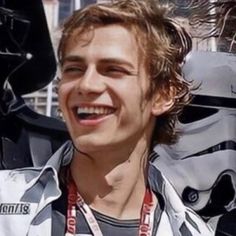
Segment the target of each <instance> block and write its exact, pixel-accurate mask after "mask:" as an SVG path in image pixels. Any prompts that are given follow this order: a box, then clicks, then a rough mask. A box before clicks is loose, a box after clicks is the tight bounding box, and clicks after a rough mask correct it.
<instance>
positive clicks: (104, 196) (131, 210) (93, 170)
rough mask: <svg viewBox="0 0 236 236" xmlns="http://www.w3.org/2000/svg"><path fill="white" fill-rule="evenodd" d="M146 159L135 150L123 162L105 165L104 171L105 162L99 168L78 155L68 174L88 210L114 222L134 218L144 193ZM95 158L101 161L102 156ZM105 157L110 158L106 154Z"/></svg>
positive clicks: (139, 151) (89, 159)
mask: <svg viewBox="0 0 236 236" xmlns="http://www.w3.org/2000/svg"><path fill="white" fill-rule="evenodd" d="M143 146H144V147H145V145H143ZM116 154H117V153H116ZM123 154H124V153H123ZM111 155H112V153H111ZM147 157H148V151H147V150H146V149H145V148H143V149H142V147H138V148H135V149H134V151H133V152H132V153H130V154H129V156H127V158H123V160H124V161H122V162H119V163H117V162H115V163H116V164H115V165H113V167H112V168H111V164H108V165H107V166H108V167H107V168H106V166H104V165H105V164H104V163H105V162H104V163H103V165H101V163H100V162H97V161H94V158H92V157H87V156H85V155H83V154H81V153H80V154H78V155H76V156H74V158H73V160H72V163H71V173H72V177H73V179H74V181H75V183H76V186H77V188H78V191H79V193H80V194H81V196H82V197H83V198H84V200H85V202H86V203H87V204H88V205H89V206H90V207H91V208H93V209H95V210H97V211H99V212H101V213H103V214H106V215H108V216H111V217H114V218H117V219H137V218H139V217H140V210H141V207H142V203H143V198H144V194H145V190H146V171H147V170H146V161H147ZM97 158H99V159H100V161H101V162H102V159H103V157H102V156H100V157H96V159H95V160H97ZM105 158H106V159H107V160H108V159H109V158H112V157H111V156H109V154H108V153H106V156H105ZM107 162H108V161H107ZM98 163H99V164H98Z"/></svg>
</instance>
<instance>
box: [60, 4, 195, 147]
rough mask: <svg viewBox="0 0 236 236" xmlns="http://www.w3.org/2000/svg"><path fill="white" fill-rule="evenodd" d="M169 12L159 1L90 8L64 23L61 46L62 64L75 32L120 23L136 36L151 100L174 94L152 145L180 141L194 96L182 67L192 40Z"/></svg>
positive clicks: (77, 13) (95, 5)
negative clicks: (180, 122)
mask: <svg viewBox="0 0 236 236" xmlns="http://www.w3.org/2000/svg"><path fill="white" fill-rule="evenodd" d="M169 12H170V8H169V7H168V6H164V5H161V4H160V3H158V2H156V1H155V0H145V1H144V0H115V1H112V2H111V3H104V4H94V5H89V6H87V7H86V8H83V9H80V10H77V11H75V12H74V14H73V15H72V16H71V17H70V18H69V19H68V20H67V21H66V22H65V23H64V26H63V29H62V37H61V40H60V42H59V47H58V59H59V63H62V62H63V58H64V53H65V47H66V45H67V43H68V40H69V39H70V37H72V34H73V33H74V31H75V30H76V33H77V35H78V36H79V35H81V34H82V33H84V32H85V31H88V30H91V29H94V28H97V27H101V26H107V25H111V24H119V25H122V26H124V27H126V28H127V29H129V30H130V31H131V32H132V33H134V35H135V37H136V40H137V43H138V46H139V50H140V53H139V54H140V56H142V57H143V58H144V61H145V66H146V70H147V72H148V74H149V76H150V80H151V86H150V90H149V92H148V94H147V96H148V97H149V98H151V96H152V95H153V94H154V93H156V92H158V93H159V94H160V95H161V96H162V97H164V98H165V99H168V98H171V97H172V96H173V95H174V105H173V106H172V108H171V109H170V110H169V111H168V112H166V113H164V114H162V115H160V116H159V117H157V118H156V125H155V129H154V131H153V137H152V146H153V145H155V144H157V143H163V144H172V143H174V142H175V141H176V139H177V137H178V132H177V131H176V130H175V123H176V121H177V117H178V115H179V114H180V112H181V111H182V108H183V106H184V105H186V104H187V103H189V101H190V97H191V96H190V91H191V83H190V82H188V81H186V80H185V79H184V77H183V72H182V66H183V63H184V59H185V56H186V55H187V53H188V52H189V51H190V50H191V48H192V40H191V37H190V35H189V34H188V33H187V32H186V30H185V29H184V28H183V27H182V26H181V25H180V24H178V23H177V22H176V21H175V20H174V18H173V17H170V16H169V15H168V13H169Z"/></svg>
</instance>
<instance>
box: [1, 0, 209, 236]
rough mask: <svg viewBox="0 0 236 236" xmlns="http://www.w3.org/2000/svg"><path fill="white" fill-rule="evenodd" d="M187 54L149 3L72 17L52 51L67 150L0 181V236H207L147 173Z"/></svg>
mask: <svg viewBox="0 0 236 236" xmlns="http://www.w3.org/2000/svg"><path fill="white" fill-rule="evenodd" d="M190 48H191V40H190V37H189V36H188V34H187V33H186V32H185V30H184V29H183V28H181V27H180V26H179V25H178V24H176V23H175V22H174V21H173V20H172V19H170V18H168V16H167V15H166V13H165V9H164V8H162V7H160V6H157V5H156V4H155V2H152V1H143V0H142V1H141V0H140V1H139V0H120V1H116V2H114V3H112V4H104V5H91V6H89V7H87V8H85V9H82V10H79V11H77V12H75V13H74V14H73V16H72V17H71V18H70V19H69V20H68V21H67V22H66V23H65V26H64V29H63V32H62V38H61V41H60V44H59V49H58V58H59V62H60V65H61V81H60V84H59V103H60V107H61V110H62V112H63V116H64V119H65V121H66V124H67V127H68V130H69V132H70V135H71V139H72V142H68V143H66V144H65V145H64V146H63V147H62V148H61V149H59V150H58V152H56V153H55V155H53V156H52V157H51V159H50V160H49V161H48V163H47V164H46V165H45V167H44V168H43V169H40V170H39V169H24V170H15V171H10V172H9V171H8V172H4V173H2V175H3V176H2V178H1V181H2V183H0V186H1V188H2V190H1V195H2V198H1V199H2V201H1V202H2V203H1V206H0V208H1V209H0V211H1V212H2V215H0V225H1V232H2V233H1V234H2V235H11V236H12V235H17V236H20V235H34V236H35V235H43V236H46V235H53V236H60V235H96V236H99V235H107V236H110V235H114V236H115V235H122V236H131V235H150V236H151V235H159V236H171V235H184V236H190V235H204V236H208V235H213V233H212V231H211V229H210V228H209V227H208V226H207V225H206V224H205V223H204V222H203V221H202V220H201V219H200V217H198V216H197V215H196V214H195V213H194V212H192V211H191V210H190V209H187V208H186V207H184V206H183V204H182V203H181V201H180V199H179V198H178V196H177V194H176V192H175V191H174V189H173V188H172V186H171V185H170V183H168V181H167V180H166V179H165V178H164V177H163V176H162V175H161V173H160V172H159V171H158V170H157V169H156V168H155V167H154V166H152V164H151V163H149V159H150V158H151V150H152V147H153V145H154V144H155V143H171V142H173V141H174V140H175V138H176V133H175V131H174V123H175V120H176V117H177V114H178V113H179V111H180V110H181V108H182V106H183V104H185V103H187V101H188V100H189V90H190V89H189V84H188V83H187V82H186V81H184V79H183V78H182V71H181V65H182V63H183V60H184V57H185V55H186V54H187V53H188V51H189V50H190ZM58 172H59V174H58ZM59 185H60V187H59ZM7 187H8V188H7ZM16 190H17V191H16ZM13 193H14V194H13ZM9 196H10V197H9ZM3 214H4V216H3ZM22 215H24V217H22ZM8 222H11V224H10V225H9V223H8Z"/></svg>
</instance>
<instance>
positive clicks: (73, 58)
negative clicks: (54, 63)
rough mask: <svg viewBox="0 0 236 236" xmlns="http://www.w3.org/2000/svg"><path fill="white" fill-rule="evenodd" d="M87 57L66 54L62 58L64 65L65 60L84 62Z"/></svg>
mask: <svg viewBox="0 0 236 236" xmlns="http://www.w3.org/2000/svg"><path fill="white" fill-rule="evenodd" d="M84 61H85V59H84V58H83V57H81V56H78V55H71V56H66V57H64V58H63V59H62V62H61V65H63V64H64V63H65V62H84Z"/></svg>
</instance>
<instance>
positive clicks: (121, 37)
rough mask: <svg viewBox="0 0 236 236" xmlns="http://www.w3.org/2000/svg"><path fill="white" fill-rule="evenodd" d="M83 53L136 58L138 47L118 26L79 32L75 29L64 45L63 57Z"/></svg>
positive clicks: (132, 36) (124, 30) (128, 32)
mask: <svg viewBox="0 0 236 236" xmlns="http://www.w3.org/2000/svg"><path fill="white" fill-rule="evenodd" d="M76 52H77V53H80V54H81V53H82V54H81V55H80V56H83V53H86V54H87V55H93V56H98V55H99V56H101V57H104V58H107V57H109V58H120V59H122V58H124V57H125V58H126V59H130V60H131V59H132V60H134V59H135V58H137V57H138V45H137V42H136V39H135V37H134V35H133V33H132V32H130V31H129V30H127V29H126V28H125V27H122V26H120V25H109V26H104V27H98V28H95V29H92V30H91V29H90V30H85V31H81V29H75V30H74V31H73V33H72V34H71V36H70V38H69V39H68V41H67V43H66V50H65V56H67V55H68V54H69V55H74V53H76Z"/></svg>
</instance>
